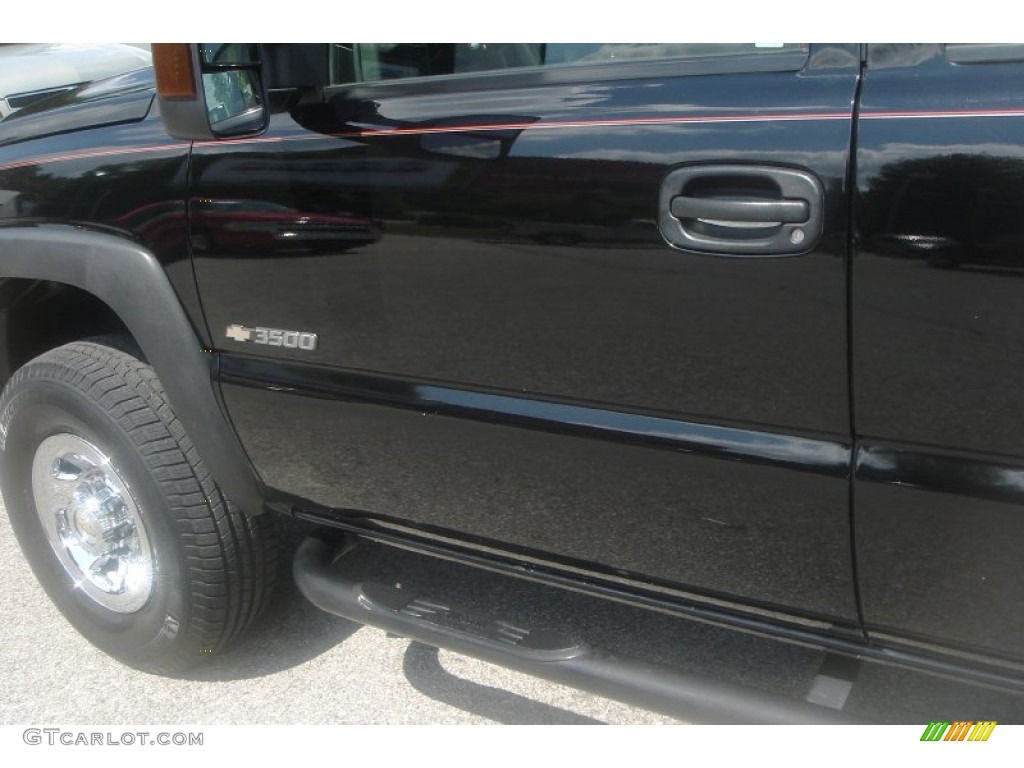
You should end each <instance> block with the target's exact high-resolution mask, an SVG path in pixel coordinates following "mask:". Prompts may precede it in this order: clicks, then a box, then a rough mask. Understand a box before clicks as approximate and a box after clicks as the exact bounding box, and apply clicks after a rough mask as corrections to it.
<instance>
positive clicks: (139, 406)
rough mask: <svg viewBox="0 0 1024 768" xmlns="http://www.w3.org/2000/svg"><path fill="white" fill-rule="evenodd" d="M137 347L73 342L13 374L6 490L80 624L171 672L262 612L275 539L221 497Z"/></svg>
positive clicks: (114, 648) (43, 574)
mask: <svg viewBox="0 0 1024 768" xmlns="http://www.w3.org/2000/svg"><path fill="white" fill-rule="evenodd" d="M112 345H113V346H112ZM130 349H131V347H130V346H128V345H127V344H125V343H124V342H123V341H121V340H101V341H98V342H97V341H88V342H75V343H72V344H68V345H66V346H63V347H60V348H58V349H54V350H51V351H49V352H47V353H45V354H44V355H42V356H40V357H38V358H36V359H35V360H33V361H31V362H29V363H28V364H26V365H25V366H24V367H22V368H21V369H19V370H18V371H17V372H16V373H15V374H14V376H12V378H11V380H10V382H9V383H8V384H7V387H6V388H5V389H4V392H3V395H2V397H0V483H2V489H3V496H4V500H5V502H6V505H7V510H8V514H9V516H10V519H11V526H12V528H13V529H14V532H15V535H16V536H17V537H18V542H19V543H20V545H21V548H22V550H23V551H24V553H25V555H26V557H27V558H28V561H29V563H30V565H31V566H32V569H33V571H34V572H35V574H36V577H37V578H38V579H39V581H40V583H41V584H42V585H43V587H44V589H45V590H46V592H47V593H48V594H49V596H50V598H51V599H52V600H53V602H54V603H55V604H56V605H57V607H58V608H59V609H60V611H61V612H62V613H63V614H64V616H65V617H67V619H68V620H69V621H70V622H71V624H72V625H74V626H75V628H76V629H78V631H79V632H81V633H82V634H83V635H84V636H85V637H86V638H87V639H88V640H89V641H90V642H92V643H93V644H94V645H96V646H98V647H99V648H100V649H101V650H103V651H105V652H106V653H108V654H110V655H111V656H114V657H115V658H117V659H119V660H121V661H123V662H125V663H127V664H129V665H131V666H134V667H137V668H139V669H143V670H145V671H148V672H156V673H174V672H177V671H180V670H181V669H184V668H186V667H188V666H190V665H191V664H193V663H195V662H196V661H198V660H200V659H203V658H206V657H209V656H211V655H213V654H216V653H218V652H219V651H221V650H222V649H223V648H224V647H226V646H227V644H228V643H230V642H231V641H232V640H233V639H234V638H235V637H237V636H238V635H239V634H240V633H241V632H242V631H243V630H244V629H245V628H246V627H248V626H249V624H250V623H251V622H252V621H253V619H254V618H255V617H256V616H257V615H258V613H259V612H260V610H261V608H262V607H263V606H264V605H265V604H266V602H267V600H268V598H269V596H270V592H271V587H272V585H273V581H274V576H275V569H276V561H277V557H276V542H275V540H274V535H273V530H272V523H273V521H272V520H271V519H270V518H269V516H247V515H243V514H242V513H241V512H240V511H239V510H238V509H236V508H235V507H234V506H233V505H232V504H231V503H230V502H229V501H228V500H227V499H225V498H224V496H223V495H222V494H221V492H220V490H219V489H218V488H217V486H216V484H215V483H214V482H213V479H212V478H211V477H210V475H209V473H208V471H207V470H206V468H205V466H204V464H203V462H202V460H201V459H200V458H199V456H198V454H197V453H196V451H195V448H194V447H193V446H192V443H191V441H190V440H189V438H188V436H187V435H186V434H185V432H184V429H183V428H182V426H181V423H180V422H179V421H178V419H177V418H176V417H175V415H174V413H173V412H172V411H171V408H170V405H169V403H168V402H167V399H166V396H165V395H164V392H163V388H162V387H161V386H160V382H159V380H158V379H157V377H156V375H155V374H154V372H153V370H152V368H150V367H149V366H148V365H147V364H146V363H145V362H143V361H142V360H141V359H139V356H138V355H137V354H136V353H134V352H132V351H129V350H130Z"/></svg>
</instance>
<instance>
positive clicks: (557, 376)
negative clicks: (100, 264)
mask: <svg viewBox="0 0 1024 768" xmlns="http://www.w3.org/2000/svg"><path fill="white" fill-rule="evenodd" d="M329 59H330V66H331V69H332V76H333V78H334V82H335V83H337V85H336V86H335V87H333V88H331V89H330V90H329V92H328V93H327V95H326V98H325V99H324V101H323V102H322V103H316V104H300V105H298V106H293V107H292V108H291V109H290V110H288V111H281V112H280V113H278V114H275V115H274V117H273V121H272V124H271V128H270V130H269V132H268V133H267V134H266V135H265V136H263V137H260V138H258V139H254V140H249V141H237V142H223V143H217V144H205V145H197V146H196V148H195V151H194V161H193V172H192V179H193V187H192V193H191V203H190V205H191V222H192V245H193V251H194V256H195V264H196V270H197V277H198V282H199V289H200V294H201V297H202V301H203V306H204V310H205V312H206V315H207V318H208V320H209V323H210V327H211V328H212V329H213V333H214V336H215V338H216V344H217V347H218V350H219V351H220V352H221V355H222V356H221V379H222V382H223V385H224V387H223V391H224V396H225V402H226V404H227V406H228V409H229V411H230V414H231V417H232V419H233V420H234V422H235V425H236V427H237V428H238V430H239V433H240V435H241V436H242V438H243V441H244V443H245V446H246V448H247V449H248V451H249V454H250V456H251V458H252V460H253V462H254V464H255V465H256V467H257V469H258V470H259V471H260V472H261V474H262V475H263V477H264V479H265V480H266V481H267V483H268V485H269V486H270V487H272V488H273V489H276V490H278V491H282V492H285V493H288V494H291V495H292V496H293V497H295V498H297V499H299V500H300V501H299V502H298V503H300V504H302V503H306V504H310V505H317V506H319V507H323V508H330V509H333V510H337V514H338V515H341V516H343V517H346V518H347V519H350V520H372V521H374V522H375V524H377V525H382V526H389V527H391V528H392V529H394V530H396V531H410V530H411V531H416V532H419V533H420V534H422V535H425V536H432V537H440V538H444V539H446V540H457V541H459V542H463V543H468V544H469V545H471V546H474V547H479V548H482V549H486V550H487V551H491V552H501V553H504V554H506V555H510V556H513V557H517V558H520V559H521V560H522V561H523V562H543V563H545V564H548V565H550V564H554V565H555V566H556V567H558V568H560V569H564V570H566V571H572V572H575V573H577V574H588V573H599V574H602V575H603V576H604V577H606V578H614V579H617V580H621V581H623V582H624V583H628V584H632V585H634V586H636V585H639V586H642V587H643V588H645V589H670V590H682V591H685V592H686V593H688V594H690V595H692V596H694V597H695V598H697V599H716V600H726V601H729V602H730V603H740V604H742V605H743V606H744V607H746V608H748V609H751V610H760V609H766V610H780V609H781V610H785V611H788V612H791V613H799V614H802V615H803V616H805V617H806V618H807V619H808V620H810V621H819V622H821V623H822V624H823V625H826V626H831V625H833V624H835V625H844V626H853V625H854V624H855V623H856V621H857V612H856V606H855V599H854V588H853V580H852V565H851V554H850V524H849V505H848V472H849V463H850V413H849V406H848V392H847V342H846V339H847V328H846V311H847V307H846V295H847V294H846V291H847V287H846V268H847V261H846V259H847V252H846V246H847V225H848V220H847V219H848V204H847V197H846V193H847V178H846V176H847V168H848V161H849V155H848V148H849V142H850V136H851V113H852V105H853V101H854V94H855V88H856V82H857V77H858V72H859V64H860V60H859V55H858V49H857V47H856V46H811V47H808V46H802V45H786V46H755V45H750V46H738V45H737V46H725V47H709V46H706V45H647V46H628V45H606V46H602V45H555V44H548V45H540V44H537V45H527V44H523V45H491V44H465V45H440V44H437V45H435V44H423V45H410V44H394V45H383V44H378V45H365V44H345V45H336V46H332V47H331V52H330V56H329ZM314 334H315V338H314V336H313V335H314Z"/></svg>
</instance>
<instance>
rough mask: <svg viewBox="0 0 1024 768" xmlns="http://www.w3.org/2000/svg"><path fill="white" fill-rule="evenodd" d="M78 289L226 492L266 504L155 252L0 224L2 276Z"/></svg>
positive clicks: (243, 504)
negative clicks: (144, 368)
mask: <svg viewBox="0 0 1024 768" xmlns="http://www.w3.org/2000/svg"><path fill="white" fill-rule="evenodd" d="M2 277H11V278H27V279H31V280H49V281H52V282H55V283H64V284H66V285H71V286H74V287H76V288H80V289H82V290H83V291H86V292H87V293H90V294H92V295H93V296H95V297H96V298H97V299H99V300H100V301H102V302H104V303H105V304H106V305H107V306H108V307H110V308H111V309H112V310H113V311H114V312H115V313H116V314H117V316H118V317H119V318H120V319H121V321H122V322H123V323H124V324H125V326H126V327H127V328H128V330H129V331H130V332H131V334H132V336H134V337H135V341H136V342H137V343H138V345H139V347H141V348H142V351H143V353H144V354H145V355H146V359H147V360H148V361H149V364H150V365H151V366H153V370H154V371H156V374H157V376H158V377H159V378H160V382H161V383H162V384H163V387H164V390H165V391H166V393H167V397H168V399H169V400H170V403H171V407H172V408H174V412H175V414H176V415H177V417H178V418H179V419H180V420H181V423H182V425H183V426H184V428H185V431H186V433H187V434H188V436H189V438H190V439H191V440H192V443H193V445H194V446H195V448H196V450H197V451H198V452H199V456H200V457H201V458H202V460H203V462H204V463H205V464H206V466H207V467H209V469H210V472H211V474H212V475H213V477H214V479H215V480H216V481H217V484H218V485H219V486H220V487H221V488H222V489H223V490H224V492H225V493H226V494H227V496H228V498H230V499H231V500H232V501H233V502H234V503H235V504H237V505H238V506H239V508H241V509H242V510H244V511H245V512H247V513H249V514H259V513H262V512H263V511H264V499H265V493H264V488H263V484H262V482H261V481H260V479H259V476H258V475H257V474H256V471H255V469H254V468H253V466H252V463H251V462H250V461H249V458H248V456H247V455H246V453H245V450H244V449H243V448H242V445H241V443H240V442H239V441H238V438H237V436H236V435H235V432H234V429H233V428H232V427H231V424H230V422H229V421H228V418H227V416H226V415H225V413H224V411H223V410H222V409H221V406H220V402H219V399H218V396H217V389H216V383H215V379H214V375H213V373H214V370H215V366H216V360H217V358H216V355H215V354H213V353H212V351H210V350H205V349H203V347H202V345H201V344H200V342H199V338H198V337H197V336H196V333H195V330H194V328H193V327H192V324H191V323H190V322H189V319H188V316H187V315H186V314H185V310H184V309H183V308H182V306H181V303H180V301H179V300H178V296H177V294H176V293H175V292H174V289H173V288H172V287H171V284H170V281H169V280H168V278H167V275H166V273H165V272H164V269H163V267H162V266H161V264H160V262H159V261H158V260H157V258H156V257H155V256H154V255H153V254H152V253H150V252H149V251H148V250H146V249H145V248H144V247H142V246H141V245H139V244H138V243H135V242H133V241H131V240H128V239H125V238H123V237H119V236H117V235H113V234H108V233H104V232H97V231H95V230H91V229H86V228H83V227H76V226H72V225H68V224H27V225H25V224H20V225H14V226H6V227H0V278H2Z"/></svg>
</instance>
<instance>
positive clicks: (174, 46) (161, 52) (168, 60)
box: [151, 43, 199, 99]
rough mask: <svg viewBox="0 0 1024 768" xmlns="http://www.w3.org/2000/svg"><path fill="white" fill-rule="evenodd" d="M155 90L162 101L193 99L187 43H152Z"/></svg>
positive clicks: (189, 53)
mask: <svg viewBox="0 0 1024 768" xmlns="http://www.w3.org/2000/svg"><path fill="white" fill-rule="evenodd" d="M151 52H152V54H153V69H154V71H155V72H156V90H157V93H159V94H160V98H162V99H195V98H197V97H198V95H199V94H197V93H196V82H195V78H194V77H193V75H192V51H191V49H190V47H189V44H188V43H153V45H152V51H151Z"/></svg>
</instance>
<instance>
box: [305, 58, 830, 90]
mask: <svg viewBox="0 0 1024 768" xmlns="http://www.w3.org/2000/svg"><path fill="white" fill-rule="evenodd" d="M809 59H810V46H809V45H807V44H804V45H803V46H801V47H800V48H798V49H790V50H774V51H773V50H767V49H766V50H764V51H763V52H754V53H750V54H743V55H738V54H728V55H722V56H701V57H694V58H685V57H679V58H675V59H637V60H632V61H609V62H598V63H594V64H571V65H567V66H554V67H553V66H548V67H544V66H539V67H521V68H520V67H517V68H514V69H496V70H488V71H485V72H464V73H457V74H451V75H426V76H423V77H409V78H400V79H395V80H374V81H368V82H362V83H345V84H341V85H330V86H327V87H326V88H325V89H324V91H323V95H324V99H325V100H328V101H329V100H331V99H333V98H335V97H338V96H341V95H345V96H348V97H350V98H368V97H370V96H372V95H374V94H376V95H384V94H387V95H388V96H415V95H423V94H438V93H465V92H471V91H488V90H506V89H509V90H510V89H515V88H532V87H537V86H545V85H572V84H576V83H593V82H607V81H613V80H646V79H652V80H653V79H664V78H670V77H685V76H693V75H726V74H756V73H762V72H799V71H800V70H802V69H803V68H804V67H805V66H806V65H807V63H808V61H809Z"/></svg>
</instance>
